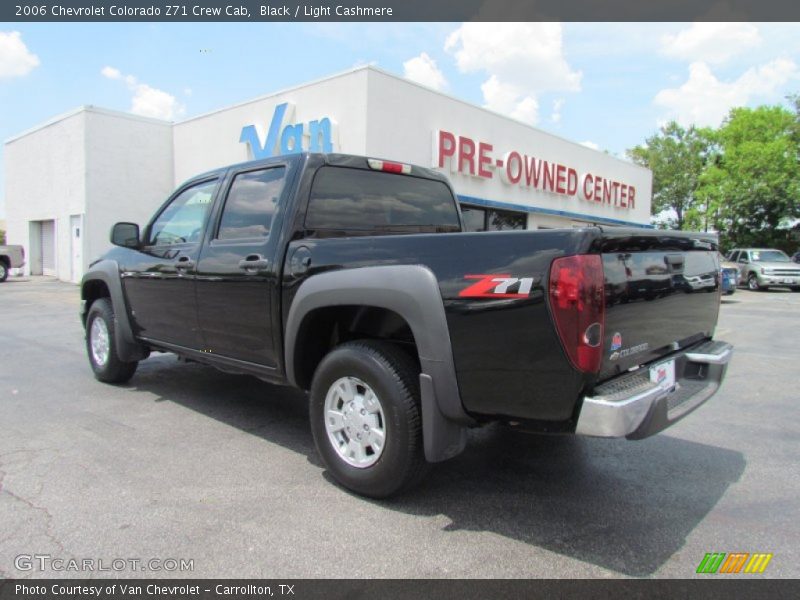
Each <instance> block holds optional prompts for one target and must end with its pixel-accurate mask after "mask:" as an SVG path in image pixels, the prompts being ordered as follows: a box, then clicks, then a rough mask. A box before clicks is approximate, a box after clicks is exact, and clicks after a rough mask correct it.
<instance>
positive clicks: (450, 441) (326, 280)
mask: <svg viewBox="0 0 800 600" xmlns="http://www.w3.org/2000/svg"><path fill="white" fill-rule="evenodd" d="M345 305H351V306H374V307H377V308H385V309H387V310H391V311H393V312H395V313H397V314H398V315H400V316H401V317H403V318H404V319H405V320H406V322H407V323H408V325H409V327H410V328H411V332H412V333H413V334H414V339H415V341H416V343H417V351H418V353H419V359H420V366H421V370H422V372H421V374H420V390H421V393H422V399H421V400H422V430H423V437H424V441H425V457H426V459H427V460H428V461H430V462H439V461H442V460H446V459H448V458H451V457H453V456H455V455H457V454H459V453H460V452H461V451H462V450H463V449H464V446H465V445H466V428H465V425H469V424H471V423H472V422H473V421H472V420H471V419H470V417H469V416H468V415H467V414H466V413H465V412H464V409H463V406H462V404H461V395H460V394H459V391H458V380H457V378H456V369H455V364H454V362H453V351H452V348H451V346H450V333H449V331H448V329H447V320H446V317H445V312H444V304H443V303H442V297H441V294H440V292H439V285H438V282H437V281H436V276H435V275H434V274H433V272H432V271H431V270H430V269H428V268H427V267H423V266H418V265H393V266H391V265H390V266H377V267H360V268H355V269H343V270H337V271H329V272H327V273H321V274H319V275H314V276H312V277H309V278H308V279H307V280H306V281H304V282H303V283H302V284H301V285H300V288H299V289H298V290H297V294H296V295H295V297H294V300H293V301H292V306H291V308H290V310H289V316H288V319H287V322H286V331H285V335H284V339H285V364H286V375H287V378H288V380H289V382H290V383H292V385H295V386H296V385H297V379H296V375H295V353H296V351H297V349H296V347H295V344H296V341H297V334H298V332H299V331H300V326H301V324H302V323H303V320H304V319H305V317H306V316H307V315H308V314H309V313H310V312H311V311H313V310H316V309H319V308H325V307H330V306H345Z"/></svg>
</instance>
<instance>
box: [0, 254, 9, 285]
mask: <svg viewBox="0 0 800 600" xmlns="http://www.w3.org/2000/svg"><path fill="white" fill-rule="evenodd" d="M6 279H8V265H7V264H6V261H5V260H0V283H3V282H4V281H5V280H6Z"/></svg>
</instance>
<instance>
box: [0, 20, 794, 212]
mask: <svg viewBox="0 0 800 600" xmlns="http://www.w3.org/2000/svg"><path fill="white" fill-rule="evenodd" d="M364 64H374V65H376V66H378V67H380V68H382V69H385V70H387V71H390V72H392V73H397V74H399V75H403V76H405V77H408V78H410V79H413V80H415V81H417V82H419V83H422V84H424V85H427V86H430V87H432V88H435V89H437V90H441V91H443V92H445V93H448V94H451V95H453V96H456V97H458V98H461V99H463V100H466V101H468V102H473V103H475V104H477V105H480V106H485V107H487V108H489V109H491V110H494V111H497V112H499V113H502V114H506V115H510V116H512V117H514V118H516V119H519V120H520V121H523V122H525V123H528V124H531V125H535V126H537V127H539V128H540V129H543V130H545V131H549V132H551V133H554V134H556V135H559V136H562V137H565V138H567V139H570V140H573V141H576V142H581V143H584V144H586V145H587V146H590V147H592V148H597V149H600V150H604V151H608V152H610V153H612V154H615V155H617V156H620V157H624V155H625V150H626V149H628V148H631V147H633V146H635V145H637V144H641V143H642V142H643V141H644V140H645V138H647V137H648V136H650V135H653V134H654V133H655V132H656V131H657V130H658V128H659V126H660V125H662V124H663V123H665V122H667V121H669V120H671V119H675V120H677V121H678V122H680V123H682V124H684V125H690V124H696V125H710V126H717V125H719V124H720V123H721V122H722V120H723V119H724V118H725V116H726V115H727V113H728V111H729V110H730V108H732V107H734V106H757V105H760V104H779V103H780V104H785V105H788V103H787V101H786V99H785V97H786V96H787V95H788V94H794V93H799V92H800V24H798V23H786V24H782V23H772V24H761V23H638V24H637V23H563V24H561V23H408V24H406V23H375V24H360V23H288V24H287V23H224V24H223V23H203V24H197V23H191V24H176V23H130V24H116V23H113V24H112V23H94V24H81V23H75V24H72V23H60V24H51V23H48V24H45V23H14V24H9V23H0V139H2V140H6V139H8V138H10V137H12V136H14V135H16V134H18V133H20V132H22V131H24V130H26V129H28V128H31V127H34V126H36V125H37V124H39V123H41V122H43V121H45V120H47V119H49V118H51V117H54V116H56V115H59V114H61V113H64V112H67V111H69V110H71V109H74V108H77V107H79V106H82V105H87V104H91V105H95V106H100V107H104V108H110V109H114V110H122V111H130V112H133V113H136V114H140V115H146V116H151V117H157V118H163V119H167V120H173V121H180V120H182V119H185V118H189V117H192V116H195V115H198V114H202V113H205V112H208V111H211V110H215V109H218V108H223V107H225V106H228V105H231V104H235V103H238V102H242V101H245V100H249V99H251V98H255V97H258V96H263V95H265V94H268V93H271V92H275V91H279V90H281V89H284V88H287V87H291V86H294V85H297V84H301V83H305V82H308V81H312V80H315V79H319V78H322V77H325V76H328V75H332V74H334V73H338V72H342V71H346V70H348V69H351V68H353V67H356V66H359V65H364ZM2 152H3V151H2V149H0V219H2V218H4V216H5V204H4V200H3V197H4V181H5V179H4V165H3V153H2Z"/></svg>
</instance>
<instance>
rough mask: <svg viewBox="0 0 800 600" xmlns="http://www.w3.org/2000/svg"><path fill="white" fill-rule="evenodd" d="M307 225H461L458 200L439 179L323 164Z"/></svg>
mask: <svg viewBox="0 0 800 600" xmlns="http://www.w3.org/2000/svg"><path fill="white" fill-rule="evenodd" d="M305 227H306V229H309V230H321V231H342V232H376V233H378V232H379V233H412V232H413V233H418V232H422V233H425V232H430V233H434V232H456V231H461V225H460V222H459V218H458V208H457V206H456V200H455V197H454V196H453V193H452V192H451V191H450V188H449V187H448V186H447V185H446V184H445V183H444V182H441V181H436V180H433V179H424V178H421V177H414V176H411V175H400V174H394V173H385V172H382V171H367V170H363V169H353V168H347V167H334V166H324V167H321V168H320V169H319V170H318V171H317V173H316V174H315V176H314V182H313V184H312V187H311V195H310V197H309V201H308V209H307V211H306V219H305Z"/></svg>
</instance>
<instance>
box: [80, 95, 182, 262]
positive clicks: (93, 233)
mask: <svg viewBox="0 0 800 600" xmlns="http://www.w3.org/2000/svg"><path fill="white" fill-rule="evenodd" d="M86 114H87V116H86V194H87V210H86V215H85V216H84V222H83V229H84V231H85V232H86V235H85V236H84V247H83V255H84V268H85V267H86V266H87V265H88V263H89V262H91V261H92V260H95V259H96V258H97V257H98V256H100V255H101V254H103V253H104V252H106V251H107V250H108V249H109V248H110V247H111V243H110V242H109V241H108V239H109V233H110V231H111V226H112V225H113V224H114V223H117V222H119V221H132V222H134V223H138V224H139V226H140V227H141V226H144V225H145V224H146V223H147V221H148V220H149V219H150V217H151V216H152V215H153V213H154V212H155V211H156V209H157V208H158V207H159V206H161V204H162V203H163V202H164V201H165V200H166V199H167V197H168V196H169V194H170V193H171V192H172V190H173V187H174V185H173V181H174V177H173V171H172V124H171V123H168V122H166V121H158V120H155V119H146V118H142V117H135V116H133V115H126V114H124V113H116V112H111V111H105V110H100V109H92V110H90V111H88V112H87V113H86ZM67 220H69V219H68V217H67Z"/></svg>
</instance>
